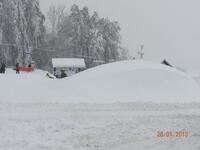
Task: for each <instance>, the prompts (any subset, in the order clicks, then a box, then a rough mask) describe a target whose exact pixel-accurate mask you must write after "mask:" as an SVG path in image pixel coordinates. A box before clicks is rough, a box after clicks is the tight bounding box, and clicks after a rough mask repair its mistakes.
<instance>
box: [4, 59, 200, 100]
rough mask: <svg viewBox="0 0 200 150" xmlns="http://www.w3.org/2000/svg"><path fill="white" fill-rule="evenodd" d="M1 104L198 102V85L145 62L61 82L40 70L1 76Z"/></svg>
mask: <svg viewBox="0 0 200 150" xmlns="http://www.w3.org/2000/svg"><path fill="white" fill-rule="evenodd" d="M0 83H1V86H0V91H1V98H0V101H11V102H13V101H17V102H19V101H20V102H21V101H22V102H67V103H74V102H75V103H76V102H78V103H80V102H83V103H84V102H92V103H101V102H133V101H142V102H199V101H200V94H199V91H200V88H199V85H198V84H197V83H196V82H195V81H194V80H193V79H192V78H191V77H190V76H189V75H187V74H185V73H183V72H181V71H179V70H177V69H175V68H171V67H168V66H165V65H161V64H156V63H152V62H148V61H136V60H130V61H121V62H116V63H111V64H106V65H102V66H99V67H96V68H92V69H89V70H87V71H84V72H82V73H79V74H77V75H75V76H72V77H68V78H66V79H61V80H57V79H56V80H50V79H48V78H47V77H46V76H45V73H44V72H42V71H36V72H35V73H29V74H21V75H19V76H17V75H15V74H11V73H7V75H0Z"/></svg>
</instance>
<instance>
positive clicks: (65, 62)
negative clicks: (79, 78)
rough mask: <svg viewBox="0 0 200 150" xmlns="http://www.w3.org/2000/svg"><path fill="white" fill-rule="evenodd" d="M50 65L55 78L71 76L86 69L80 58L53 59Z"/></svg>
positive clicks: (83, 61)
mask: <svg viewBox="0 0 200 150" xmlns="http://www.w3.org/2000/svg"><path fill="white" fill-rule="evenodd" d="M52 64H53V69H54V75H55V76H56V77H57V78H64V77H67V76H72V75H74V74H76V73H79V72H81V71H83V70H85V69H86V64H85V60H84V59H80V58H53V59H52Z"/></svg>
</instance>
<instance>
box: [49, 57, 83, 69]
mask: <svg viewBox="0 0 200 150" xmlns="http://www.w3.org/2000/svg"><path fill="white" fill-rule="evenodd" d="M52 64H53V67H54V68H62V67H74V68H86V65H85V60H84V59H80V58H53V59H52Z"/></svg>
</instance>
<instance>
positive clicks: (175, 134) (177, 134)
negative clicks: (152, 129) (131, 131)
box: [156, 131, 189, 138]
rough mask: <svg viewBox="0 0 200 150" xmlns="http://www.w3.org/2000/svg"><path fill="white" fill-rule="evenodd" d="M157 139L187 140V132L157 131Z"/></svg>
mask: <svg viewBox="0 0 200 150" xmlns="http://www.w3.org/2000/svg"><path fill="white" fill-rule="evenodd" d="M156 136H157V137H158V138H174V137H175V138H187V137H189V132H187V131H157V135H156Z"/></svg>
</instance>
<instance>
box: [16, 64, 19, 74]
mask: <svg viewBox="0 0 200 150" xmlns="http://www.w3.org/2000/svg"><path fill="white" fill-rule="evenodd" d="M15 69H16V74H19V73H20V72H19V63H16V66H15Z"/></svg>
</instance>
